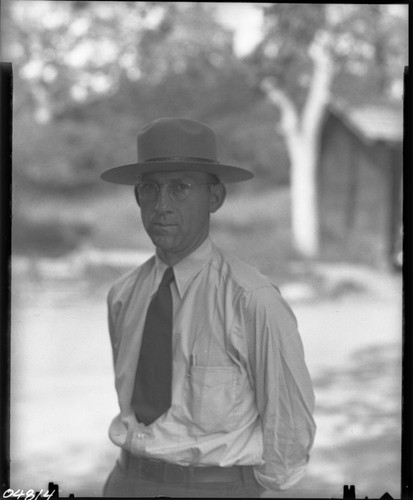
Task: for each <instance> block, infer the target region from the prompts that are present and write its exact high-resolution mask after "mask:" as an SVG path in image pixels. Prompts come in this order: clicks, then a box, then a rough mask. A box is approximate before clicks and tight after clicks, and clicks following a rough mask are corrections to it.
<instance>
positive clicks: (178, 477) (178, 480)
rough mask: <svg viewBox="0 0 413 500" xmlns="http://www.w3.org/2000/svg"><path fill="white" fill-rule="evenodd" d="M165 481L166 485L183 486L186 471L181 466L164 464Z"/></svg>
mask: <svg viewBox="0 0 413 500" xmlns="http://www.w3.org/2000/svg"><path fill="white" fill-rule="evenodd" d="M163 472H164V474H163V480H164V482H165V483H171V484H182V483H184V482H185V479H186V470H185V468H184V467H182V466H181V465H177V464H168V463H165V464H164V471H163Z"/></svg>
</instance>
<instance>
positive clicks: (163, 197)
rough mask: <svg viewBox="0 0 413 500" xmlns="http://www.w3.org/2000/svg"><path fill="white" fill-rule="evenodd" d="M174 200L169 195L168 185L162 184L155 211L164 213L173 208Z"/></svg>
mask: <svg viewBox="0 0 413 500" xmlns="http://www.w3.org/2000/svg"><path fill="white" fill-rule="evenodd" d="M171 203H172V200H171V197H170V196H169V193H168V185H167V184H162V185H160V186H159V192H158V197H157V199H156V204H155V210H158V211H159V212H164V211H166V210H168V209H169V208H170V206H171Z"/></svg>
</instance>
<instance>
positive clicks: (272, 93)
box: [260, 78, 298, 136]
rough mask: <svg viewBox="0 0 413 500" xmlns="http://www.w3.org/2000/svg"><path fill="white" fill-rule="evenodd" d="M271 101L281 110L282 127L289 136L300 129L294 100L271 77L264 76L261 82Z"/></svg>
mask: <svg viewBox="0 0 413 500" xmlns="http://www.w3.org/2000/svg"><path fill="white" fill-rule="evenodd" d="M260 88H261V90H263V91H264V92H265V93H266V94H267V97H268V98H269V99H270V101H271V102H272V103H273V104H275V105H276V106H277V107H278V108H279V109H280V110H281V127H282V129H283V132H284V133H285V134H286V135H287V136H288V135H290V134H296V133H297V131H298V113H297V109H296V107H295V106H294V103H293V101H292V100H291V99H290V98H289V97H288V96H287V94H286V93H285V92H283V91H282V90H281V89H279V88H277V87H276V86H275V85H274V83H273V81H272V80H271V78H264V80H263V81H262V82H261V84H260Z"/></svg>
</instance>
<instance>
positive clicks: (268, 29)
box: [248, 3, 407, 107]
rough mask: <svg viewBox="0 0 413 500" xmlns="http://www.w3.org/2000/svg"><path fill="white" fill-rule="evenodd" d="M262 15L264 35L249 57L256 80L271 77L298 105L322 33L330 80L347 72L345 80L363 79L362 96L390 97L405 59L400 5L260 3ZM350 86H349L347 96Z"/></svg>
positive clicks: (404, 17)
mask: <svg viewBox="0 0 413 500" xmlns="http://www.w3.org/2000/svg"><path fill="white" fill-rule="evenodd" d="M394 7H396V8H394ZM397 7H399V8H397ZM404 12H405V14H404ZM264 15H265V25H264V33H263V37H262V41H261V43H260V44H259V45H258V46H257V48H256V49H255V51H254V52H253V53H252V54H251V55H250V56H249V60H248V63H249V64H250V65H251V68H253V70H254V73H255V75H256V81H257V82H260V81H262V79H263V78H265V77H271V78H272V79H273V81H274V83H275V84H276V85H277V87H279V88H280V89H282V90H283V91H285V92H286V93H288V95H289V96H290V97H291V98H292V99H293V101H294V102H295V103H296V104H297V105H298V107H301V106H302V105H303V103H304V101H305V99H306V95H307V94H306V93H307V90H308V88H309V85H310V80H311V76H312V71H313V64H312V60H311V56H310V52H309V50H310V47H311V45H312V43H313V42H314V41H316V40H317V39H319V38H321V37H323V36H324V37H328V40H329V51H330V54H331V57H332V60H333V61H334V66H335V75H336V76H335V80H334V85H336V84H337V82H338V83H339V80H342V79H343V78H345V77H347V79H346V82H347V84H348V83H349V82H351V81H354V82H356V81H357V80H358V81H360V80H362V81H363V86H364V88H365V89H366V90H365V93H364V95H363V96H362V98H364V99H368V98H369V97H370V98H371V96H372V93H373V97H374V98H375V99H377V98H382V97H383V95H386V94H387V97H389V96H391V95H392V92H393V91H394V89H395V86H396V85H398V86H399V85H400V82H401V79H402V77H403V74H402V68H403V65H404V64H407V11H404V10H403V6H391V5H378V4H278V3H277V4H271V5H270V6H267V7H264ZM349 77H350V78H349ZM334 88H335V87H334ZM337 88H342V87H340V86H339V85H338V87H337ZM351 91H352V90H351V86H350V89H349V90H348V95H346V96H345V97H349V96H351ZM344 93H345V91H344Z"/></svg>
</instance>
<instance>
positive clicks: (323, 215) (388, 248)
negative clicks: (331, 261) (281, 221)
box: [318, 104, 403, 267]
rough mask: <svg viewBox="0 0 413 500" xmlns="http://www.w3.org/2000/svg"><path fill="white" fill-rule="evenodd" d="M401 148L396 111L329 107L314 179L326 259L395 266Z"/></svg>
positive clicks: (399, 224)
mask: <svg viewBox="0 0 413 500" xmlns="http://www.w3.org/2000/svg"><path fill="white" fill-rule="evenodd" d="M402 146H403V109H402V106H401V105H394V104H380V105H366V106H363V107H360V106H359V107H357V108H351V107H350V106H345V105H337V104H335V105H331V106H329V108H328V111H327V113H326V116H325V120H324V124H323V128H322V134H321V150H320V165H319V178H318V186H319V200H320V221H321V238H322V245H323V248H324V249H326V251H327V255H328V254H329V252H330V255H334V257H336V258H344V259H347V260H353V261H359V262H365V263H369V264H373V265H383V264H388V263H390V264H391V265H393V266H396V267H399V266H401V259H402V177H403V149H402ZM332 249H333V250H332Z"/></svg>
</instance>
